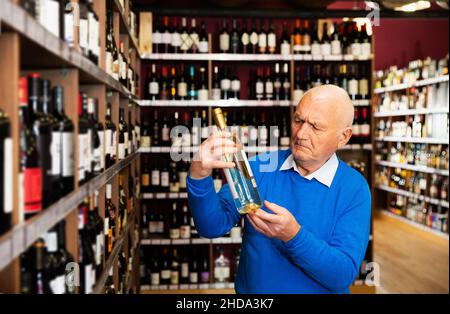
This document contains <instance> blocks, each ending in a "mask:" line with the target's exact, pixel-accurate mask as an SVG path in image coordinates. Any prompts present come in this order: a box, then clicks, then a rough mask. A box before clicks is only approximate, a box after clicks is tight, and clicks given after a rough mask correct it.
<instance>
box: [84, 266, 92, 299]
mask: <svg viewBox="0 0 450 314" xmlns="http://www.w3.org/2000/svg"><path fill="white" fill-rule="evenodd" d="M92 269H93V267H92V264H88V265H86V266H84V293H85V294H90V293H91V292H92V285H93V279H92Z"/></svg>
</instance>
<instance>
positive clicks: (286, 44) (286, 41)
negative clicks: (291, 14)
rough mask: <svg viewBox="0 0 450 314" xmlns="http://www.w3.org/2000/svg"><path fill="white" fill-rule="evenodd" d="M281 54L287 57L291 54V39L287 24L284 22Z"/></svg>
mask: <svg viewBox="0 0 450 314" xmlns="http://www.w3.org/2000/svg"><path fill="white" fill-rule="evenodd" d="M280 41H281V43H280V53H281V54H282V55H283V56H287V55H289V54H290V53H291V39H290V37H289V33H288V30H287V23H286V22H283V32H282V34H281V40H280Z"/></svg>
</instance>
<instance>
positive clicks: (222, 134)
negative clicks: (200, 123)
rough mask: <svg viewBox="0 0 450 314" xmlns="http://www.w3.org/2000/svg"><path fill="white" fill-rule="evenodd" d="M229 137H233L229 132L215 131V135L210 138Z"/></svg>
mask: <svg viewBox="0 0 450 314" xmlns="http://www.w3.org/2000/svg"><path fill="white" fill-rule="evenodd" d="M228 137H231V133H230V132H228V131H220V130H213V133H212V135H211V136H210V137H209V138H211V139H215V138H228Z"/></svg>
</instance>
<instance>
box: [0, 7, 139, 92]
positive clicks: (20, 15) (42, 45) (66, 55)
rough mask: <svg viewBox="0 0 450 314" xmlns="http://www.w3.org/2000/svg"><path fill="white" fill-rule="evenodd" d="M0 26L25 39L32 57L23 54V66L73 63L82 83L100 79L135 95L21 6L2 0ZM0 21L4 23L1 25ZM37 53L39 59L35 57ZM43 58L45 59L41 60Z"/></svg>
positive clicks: (96, 81) (26, 47)
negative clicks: (47, 28) (48, 29)
mask: <svg viewBox="0 0 450 314" xmlns="http://www.w3.org/2000/svg"><path fill="white" fill-rule="evenodd" d="M0 22H1V24H2V25H1V26H2V27H4V28H5V29H6V30H8V29H9V28H10V29H12V30H14V31H16V32H17V33H18V34H20V36H21V38H22V39H24V40H25V42H24V43H23V44H24V45H25V47H24V49H22V50H25V52H26V53H32V54H33V55H30V56H31V57H32V58H23V59H24V60H23V61H24V63H23V65H26V66H27V67H39V66H40V67H42V66H44V65H45V66H46V67H75V68H77V69H79V71H80V81H81V82H82V83H83V84H96V83H102V84H105V85H106V86H107V89H108V90H112V91H116V92H119V93H120V94H121V95H122V97H125V98H131V99H135V96H134V95H131V92H130V91H129V90H128V89H127V88H126V87H124V86H123V85H122V84H120V83H119V81H117V80H115V79H114V78H113V77H112V76H110V75H109V74H107V73H106V72H105V71H103V70H102V69H100V67H98V66H97V65H95V64H94V63H93V62H91V61H90V60H89V59H88V58H86V57H84V56H83V55H82V54H81V53H80V52H78V51H77V50H75V49H74V48H71V47H69V46H68V45H67V43H66V42H64V41H63V40H61V39H60V38H58V37H56V36H55V35H53V34H52V33H50V32H49V31H47V30H46V29H45V28H44V27H43V26H42V25H41V24H39V23H38V22H37V21H36V20H35V19H34V18H33V17H32V16H30V15H29V14H28V13H27V12H26V11H25V10H24V9H22V8H21V7H19V6H18V5H15V4H13V3H11V1H9V0H7V1H2V4H1V10H0ZM3 24H4V25H3ZM37 56H39V60H37ZM44 62H45V63H44Z"/></svg>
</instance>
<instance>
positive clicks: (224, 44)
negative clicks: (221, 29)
mask: <svg viewBox="0 0 450 314" xmlns="http://www.w3.org/2000/svg"><path fill="white" fill-rule="evenodd" d="M219 42H220V50H221V51H228V50H229V49H230V36H229V35H228V33H224V34H220V37H219Z"/></svg>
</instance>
